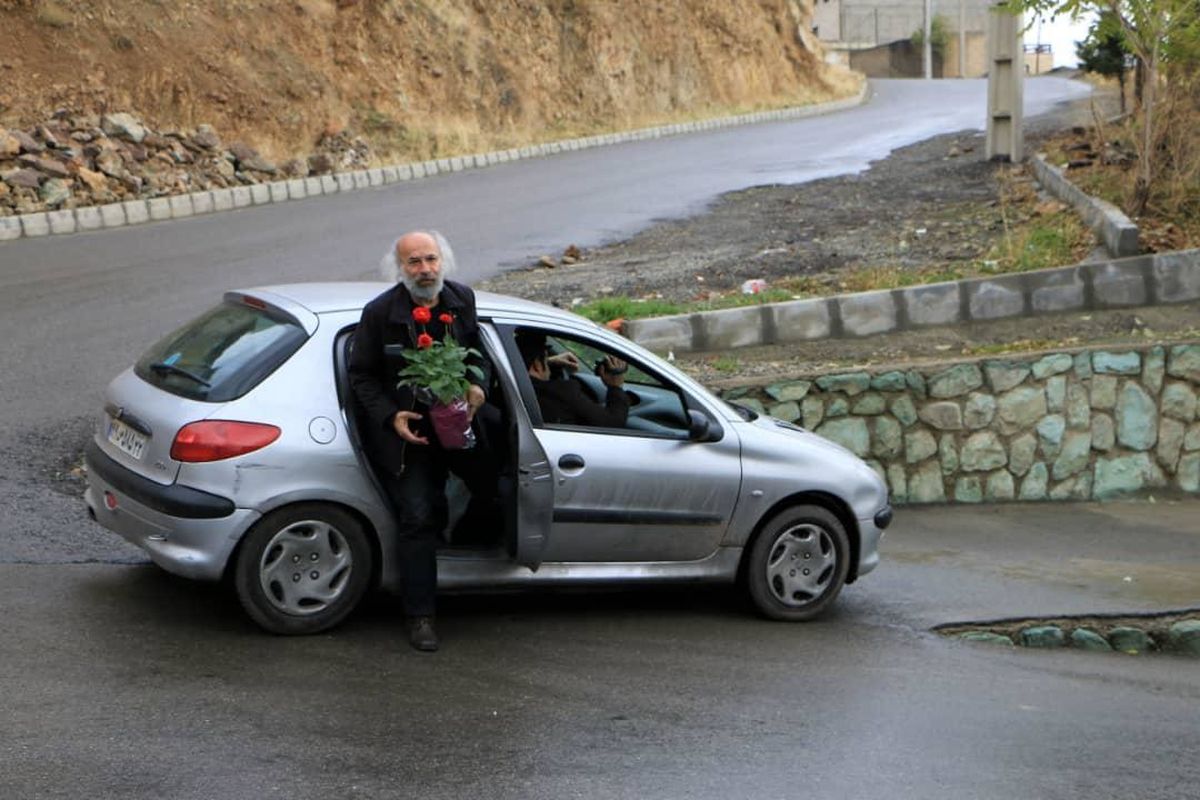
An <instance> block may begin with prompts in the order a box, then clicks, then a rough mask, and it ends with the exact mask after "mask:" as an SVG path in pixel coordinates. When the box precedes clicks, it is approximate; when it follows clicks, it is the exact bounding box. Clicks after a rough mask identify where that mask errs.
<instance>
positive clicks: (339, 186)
mask: <svg viewBox="0 0 1200 800" xmlns="http://www.w3.org/2000/svg"><path fill="white" fill-rule="evenodd" d="M869 88H870V87H869V84H868V83H867V82H866V81H864V82H863V87H862V89H861V90H860V91H859V93H858V94H857V95H855V96H853V97H848V98H846V99H845V100H834V101H831V102H828V103H818V104H816V105H811V106H796V107H793V108H783V109H777V110H775V111H759V112H756V113H753V114H740V115H738V116H734V117H721V118H719V119H709V120H701V121H699V122H685V123H678V124H674V125H661V126H658V127H654V128H639V129H637V130H632V131H624V132H621V133H610V134H600V135H596V136H586V137H582V138H579V139H564V140H560V141H554V142H545V143H543V144H537V145H529V146H526V147H520V148H512V149H509V150H500V151H493V152H490V153H473V154H471V155H463V156H453V157H451V158H440V159H435V160H430V161H421V162H414V163H411V164H393V165H390V166H386V167H375V168H372V169H365V170H357V171H354V172H339V173H335V174H333V175H322V176H318V177H309V178H295V179H289V180H282V181H275V182H272V183H256V184H250V185H247V186H237V187H231V188H229V189H215V190H212V191H205V192H193V193H192V194H185V195H174V196H171V197H155V198H151V199H148V200H128V201H125V202H122V203H120V204H114V205H119V206H120V207H121V209H122V210H121V211H120V213H117V212H115V211H110V212H109V213H107V214H106V213H101V214H100V215H99V217H97V216H96V211H95V209H96V208H97V207H96V206H85V207H83V208H79V209H64V210H60V211H49V212H46V211H41V212H37V213H34V214H22V215H19V216H12V217H0V242H6V241H12V240H16V239H20V238H33V237H39V236H48V235H51V234H66V233H75V232H76V231H86V230H96V229H98V228H101V227H103V228H119V227H123V226H125V225H135V224H138V223H142V222H147V221H159V220H166V219H182V218H185V217H191V216H199V215H202V214H210V213H215V212H218V211H229V210H233V209H237V208H243V207H245V206H248V205H259V204H262V203H283V202H288V201H292V200H300V199H303V198H307V197H318V196H320V195H324V194H337V193H340V192H349V191H358V190H362V189H372V188H376V187H379V186H385V185H387V184H391V183H400V182H403V181H408V180H416V179H419V178H428V177H432V176H434V175H438V174H442V173H450V172H461V171H463V170H469V169H480V168H482V167H489V166H492V165H495V164H503V163H506V162H508V161H517V160H520V159H526V158H539V157H541V156H548V155H554V154H556V153H565V152H569V151H574V150H585V149H587V148H591V147H604V146H606V145H612V144H622V143H625V142H635V141H642V140H644V139H659V138H662V137H664V136H674V135H676V134H681V133H696V132H699V131H709V130H715V129H717V128H729V127H734V126H738V125H752V124H755V123H760V122H778V121H783V120H792V119H802V118H804V117H813V116H818V115H821V114H829V113H832V112H835V111H844V110H846V109H849V108H853V107H855V106H857V105H860V104H862V103H863V102H864V101H865V100H866V99H867V93H868V91H869ZM239 190H248V192H245V191H243V192H239Z"/></svg>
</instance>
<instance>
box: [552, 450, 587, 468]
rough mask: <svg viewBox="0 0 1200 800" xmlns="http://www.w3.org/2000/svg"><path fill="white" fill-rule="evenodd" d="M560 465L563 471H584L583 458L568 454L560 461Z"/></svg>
mask: <svg viewBox="0 0 1200 800" xmlns="http://www.w3.org/2000/svg"><path fill="white" fill-rule="evenodd" d="M558 465H559V466H560V467H562V468H563V469H583V456H578V455H575V454H574V453H567V454H566V455H565V456H563V457H562V458H560V459H558Z"/></svg>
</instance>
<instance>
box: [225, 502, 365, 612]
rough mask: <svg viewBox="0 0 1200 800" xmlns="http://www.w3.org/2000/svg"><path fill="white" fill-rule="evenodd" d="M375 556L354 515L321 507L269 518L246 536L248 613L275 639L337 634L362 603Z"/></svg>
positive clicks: (240, 569) (241, 592)
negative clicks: (329, 631)
mask: <svg viewBox="0 0 1200 800" xmlns="http://www.w3.org/2000/svg"><path fill="white" fill-rule="evenodd" d="M371 562H372V552H371V545H370V542H369V541H368V540H367V535H366V533H365V532H364V530H363V526H362V525H361V524H360V523H359V522H358V520H356V519H355V518H354V517H352V516H351V515H350V514H348V513H346V512H345V511H342V510H341V509H338V508H334V507H332V506H325V505H321V504H316V503H307V504H303V505H296V506H289V507H288V508H281V509H279V510H277V511H273V512H271V513H270V514H267V515H266V516H265V517H263V518H262V519H261V520H259V521H258V523H257V524H256V525H255V526H254V527H253V528H251V529H250V531H249V532H248V533H247V534H246V539H245V541H244V542H243V543H242V546H241V549H240V550H239V551H238V558H237V563H236V565H235V567H234V570H235V572H234V584H235V586H236V588H237V594H238V599H239V600H240V601H241V603H242V607H243V608H244V609H246V613H248V614H249V615H250V617H251V618H252V619H253V620H254V621H255V622H257V623H258V624H259V625H260V626H262V627H263V628H264V629H266V630H268V631H270V632H271V633H279V634H287V635H303V634H309V633H318V632H320V631H323V630H327V629H329V628H332V627H333V626H335V625H337V624H338V623H340V622H341V621H342V620H344V619H345V618H346V616H347V615H348V614H349V613H350V612H351V611H353V610H354V607H355V606H356V605H358V601H359V600H361V599H362V596H363V594H364V593H365V592H366V590H367V587H368V585H369V583H370V580H371V569H372V564H371Z"/></svg>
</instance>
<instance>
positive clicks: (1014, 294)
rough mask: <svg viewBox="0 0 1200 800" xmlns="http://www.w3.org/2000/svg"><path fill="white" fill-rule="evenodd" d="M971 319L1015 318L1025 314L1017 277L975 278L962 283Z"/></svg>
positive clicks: (1023, 297)
mask: <svg viewBox="0 0 1200 800" xmlns="http://www.w3.org/2000/svg"><path fill="white" fill-rule="evenodd" d="M963 288H964V289H965V290H966V292H967V307H968V310H969V313H970V315H971V319H1001V318H1003V317H1017V316H1020V315H1021V314H1023V313H1024V312H1025V293H1024V292H1023V291H1022V288H1021V281H1020V276H1019V275H1010V276H1005V277H1001V278H976V279H974V280H970V281H966V282H964V285H963Z"/></svg>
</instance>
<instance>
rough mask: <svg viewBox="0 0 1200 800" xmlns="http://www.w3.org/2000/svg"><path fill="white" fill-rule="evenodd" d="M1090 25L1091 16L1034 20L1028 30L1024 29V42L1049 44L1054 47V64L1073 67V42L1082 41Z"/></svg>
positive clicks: (1074, 59)
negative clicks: (1077, 18)
mask: <svg viewBox="0 0 1200 800" xmlns="http://www.w3.org/2000/svg"><path fill="white" fill-rule="evenodd" d="M1089 27H1091V18H1090V17H1083V18H1081V19H1079V20H1078V21H1074V22H1073V21H1071V20H1070V19H1068V18H1067V17H1059V18H1058V19H1056V20H1054V21H1050V20H1048V19H1043V20H1041V21H1040V22H1039V21H1038V20H1034V23H1033V25H1032V26H1031V27H1030V28H1029V30H1027V31H1025V44H1027V45H1028V44H1037V43H1038V41H1039V38H1038V37H1039V36H1040V37H1041V39H1040V41H1041V43H1042V44H1049V45H1051V46H1052V47H1053V48H1054V66H1056V67H1073V66H1075V64H1076V58H1075V42H1078V41H1082V40H1083V39H1084V37H1086V36H1087V32H1088V28H1089Z"/></svg>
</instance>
